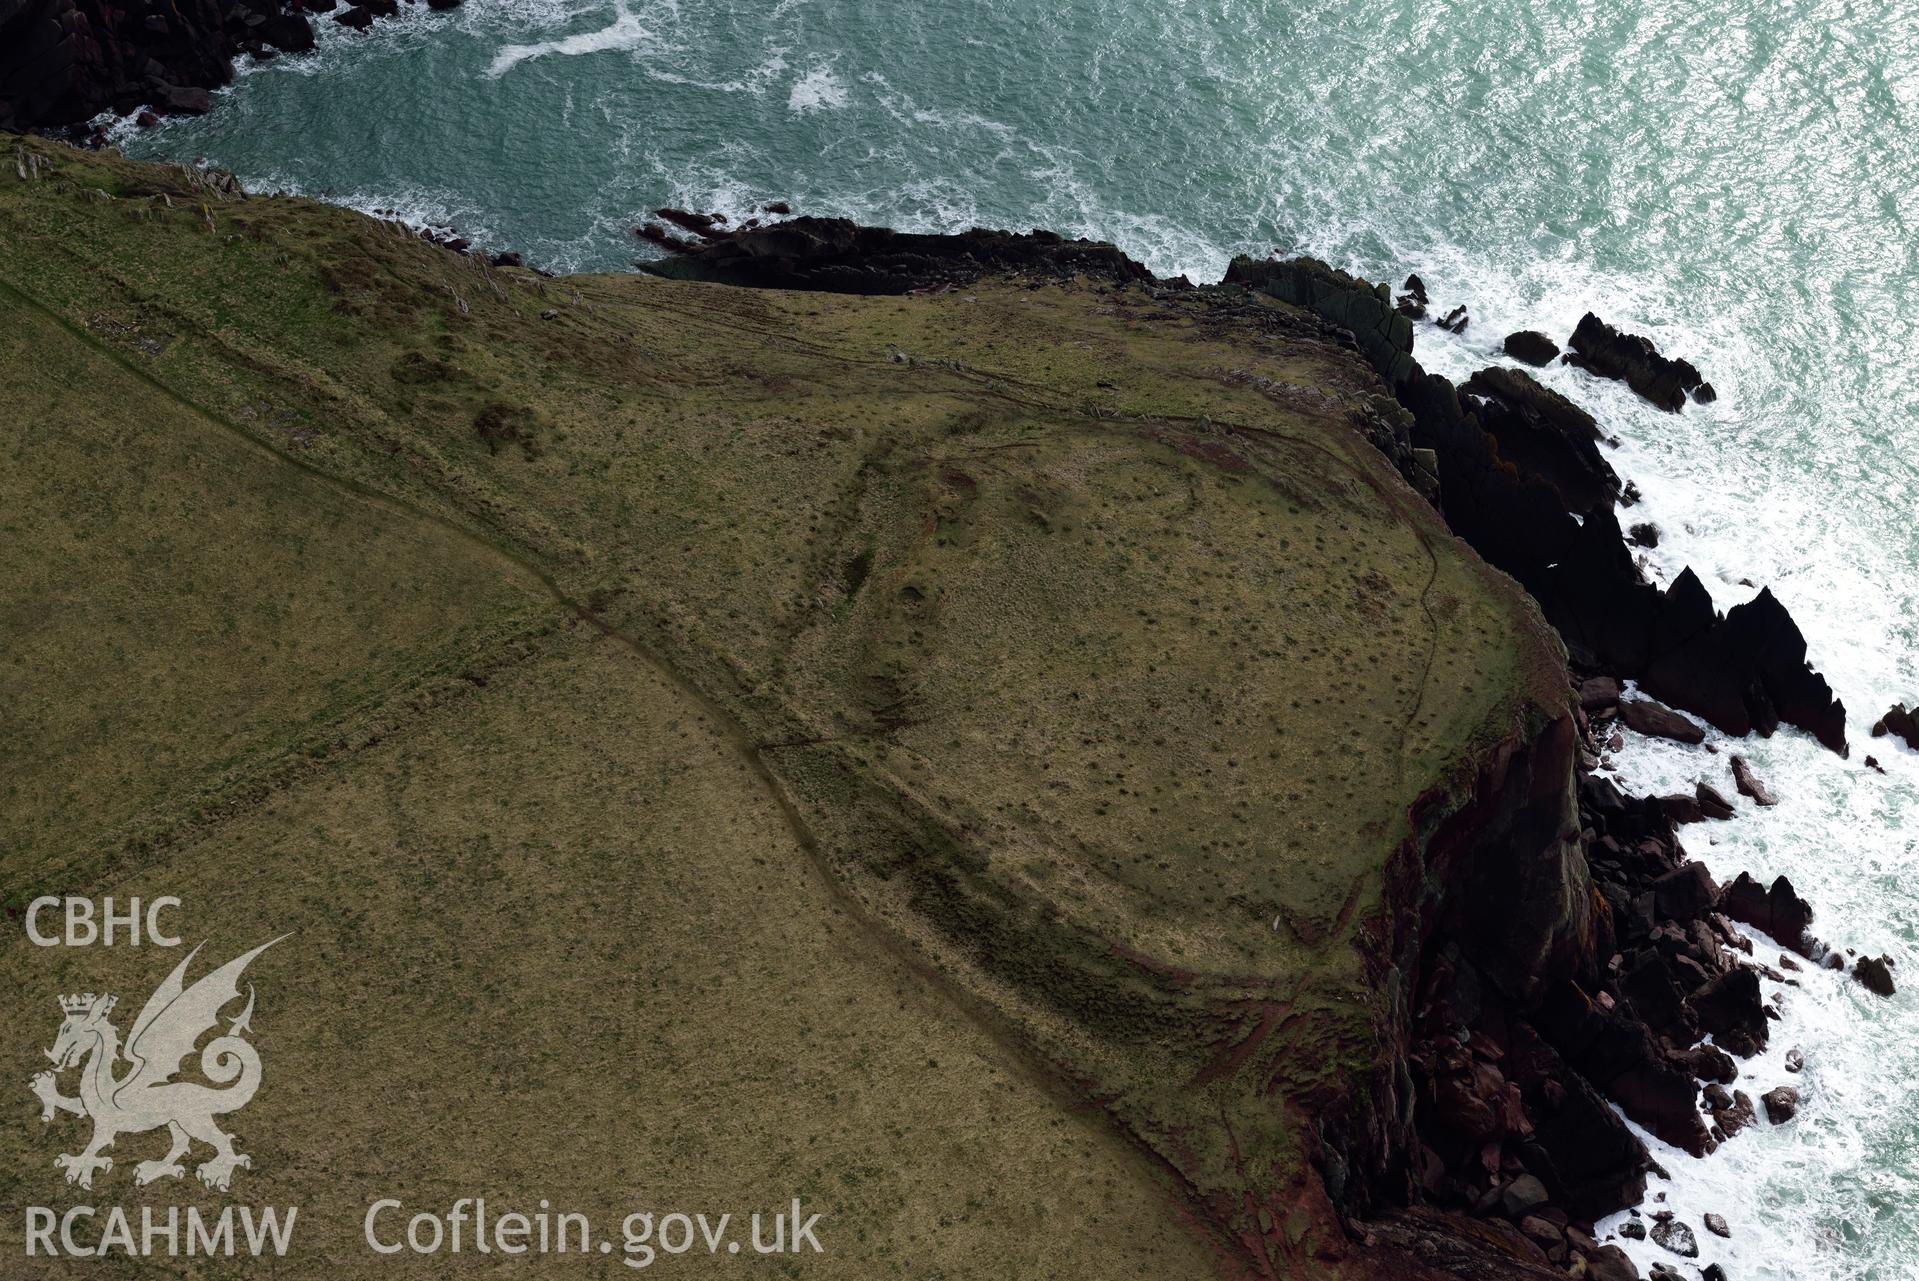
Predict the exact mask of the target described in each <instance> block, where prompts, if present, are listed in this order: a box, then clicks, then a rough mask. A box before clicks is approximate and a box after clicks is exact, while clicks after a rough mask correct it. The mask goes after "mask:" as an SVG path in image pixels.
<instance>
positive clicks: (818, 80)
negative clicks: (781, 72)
mask: <svg viewBox="0 0 1919 1281" xmlns="http://www.w3.org/2000/svg"><path fill="white" fill-rule="evenodd" d="M848 99H849V95H848V93H847V89H846V82H845V81H844V80H841V79H840V78H839V76H838V74H837V73H835V72H834V70H833V69H832V68H831V67H825V66H816V67H813V68H812V69H811V70H809V71H808V72H807V73H806V74H805V75H803V76H801V77H800V78H799V79H797V80H795V81H794V82H793V89H792V92H791V93H789V94H788V95H787V98H786V109H787V110H788V111H790V112H792V113H793V114H794V115H796V116H804V115H808V114H810V113H812V112H815V111H837V110H839V109H840V108H841V107H844V106H845V105H846V104H847V101H848Z"/></svg>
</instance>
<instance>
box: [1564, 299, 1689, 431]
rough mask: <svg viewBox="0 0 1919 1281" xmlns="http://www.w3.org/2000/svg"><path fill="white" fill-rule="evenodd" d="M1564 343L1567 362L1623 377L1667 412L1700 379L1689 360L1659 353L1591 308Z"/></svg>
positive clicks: (1676, 406)
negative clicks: (1570, 337)
mask: <svg viewBox="0 0 1919 1281" xmlns="http://www.w3.org/2000/svg"><path fill="white" fill-rule="evenodd" d="M1568 345H1569V346H1570V347H1571V348H1572V351H1571V352H1570V353H1568V355H1567V356H1566V362H1567V363H1568V364H1572V365H1576V366H1578V367H1579V368H1581V369H1584V370H1587V371H1588V372H1590V373H1594V374H1597V375H1599V376H1600V377H1602V378H1618V379H1623V380H1624V381H1625V382H1626V383H1627V385H1628V386H1630V387H1631V388H1632V389H1633V390H1634V391H1636V392H1638V393H1639V394H1640V395H1641V396H1643V397H1645V398H1646V399H1647V400H1650V401H1651V402H1652V403H1653V404H1655V405H1657V406H1659V407H1660V408H1661V409H1664V410H1668V411H1671V412H1677V411H1678V410H1679V409H1680V408H1681V407H1683V406H1684V405H1685V403H1686V395H1687V393H1688V392H1692V391H1695V390H1697V389H1698V388H1699V387H1700V386H1702V385H1703V383H1704V379H1702V378H1701V377H1700V376H1699V370H1698V369H1696V368H1694V367H1693V365H1692V363H1691V362H1690V361H1685V360H1672V359H1669V358H1667V357H1665V356H1662V355H1660V354H1659V348H1657V347H1655V346H1654V345H1653V343H1652V340H1651V339H1648V338H1643V337H1641V336H1639V335H1638V334H1628V333H1622V332H1620V331H1619V330H1617V329H1614V328H1613V327H1612V326H1611V325H1609V324H1607V323H1606V322H1605V321H1603V320H1601V319H1600V318H1599V317H1597V316H1595V315H1593V314H1592V313H1591V312H1587V313H1586V314H1585V315H1584V316H1582V317H1580V320H1579V325H1578V327H1577V328H1576V329H1574V330H1573V335H1572V339H1571V341H1570V343H1569V344H1568Z"/></svg>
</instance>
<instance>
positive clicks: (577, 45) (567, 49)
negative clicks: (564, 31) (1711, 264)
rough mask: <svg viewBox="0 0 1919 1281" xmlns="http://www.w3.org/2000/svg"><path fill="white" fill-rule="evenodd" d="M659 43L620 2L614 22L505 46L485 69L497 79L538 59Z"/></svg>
mask: <svg viewBox="0 0 1919 1281" xmlns="http://www.w3.org/2000/svg"><path fill="white" fill-rule="evenodd" d="M658 44H659V36H658V34H657V33H656V32H654V31H653V30H652V29H651V28H649V27H647V26H646V25H644V24H643V23H641V21H640V19H639V16H638V15H637V14H635V13H634V12H633V11H632V10H631V9H628V8H627V7H626V5H625V4H624V3H620V4H616V5H615V6H614V18H613V21H612V22H611V23H609V24H607V25H606V26H604V27H601V28H600V29H599V30H597V31H582V32H577V33H575V34H573V35H569V36H561V37H560V38H558V39H556V40H540V41H535V42H534V43H532V44H510V45H507V46H505V47H504V48H502V49H501V50H500V51H499V52H498V53H497V54H495V55H494V56H493V62H492V64H491V65H490V66H488V67H487V69H486V78H487V79H489V80H497V79H499V78H500V77H501V76H503V75H505V74H506V73H507V72H509V71H511V70H513V68H515V67H517V66H519V65H520V64H521V63H523V62H529V61H531V60H533V59H535V58H547V57H565V58H577V57H582V56H585V55H587V54H594V53H605V52H608V51H609V50H615V51H617V50H625V51H632V50H640V49H647V48H653V47H657V46H658Z"/></svg>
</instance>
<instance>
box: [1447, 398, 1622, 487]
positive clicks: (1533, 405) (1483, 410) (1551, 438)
mask: <svg viewBox="0 0 1919 1281" xmlns="http://www.w3.org/2000/svg"><path fill="white" fill-rule="evenodd" d="M1459 394H1460V397H1461V398H1462V399H1463V400H1464V401H1465V402H1466V403H1467V404H1468V405H1469V406H1470V407H1471V408H1472V410H1473V411H1474V412H1475V413H1476V414H1477V415H1478V417H1479V422H1480V425H1481V426H1482V427H1484V428H1485V429H1486V431H1487V432H1488V433H1489V434H1490V435H1491V436H1492V438H1493V444H1494V448H1496V449H1497V450H1498V452H1499V456H1500V457H1501V458H1502V459H1504V460H1505V461H1507V462H1509V463H1511V464H1512V465H1513V466H1514V467H1517V468H1518V469H1519V470H1520V471H1522V472H1526V473H1530V474H1531V475H1534V476H1537V477H1539V478H1540V479H1541V480H1543V481H1545V482H1546V483H1547V484H1548V485H1550V486H1552V488H1553V490H1554V492H1555V493H1557V494H1558V495H1559V500H1560V503H1561V505H1562V506H1564V507H1565V508H1566V510H1567V511H1577V512H1583V511H1590V510H1591V509H1593V508H1594V507H1598V506H1601V505H1603V504H1608V503H1614V502H1617V501H1618V500H1619V493H1620V484H1619V477H1618V475H1617V474H1616V473H1615V472H1614V471H1613V469H1612V467H1611V465H1610V464H1608V463H1607V462H1606V460H1605V459H1604V458H1602V457H1601V456H1600V453H1599V441H1600V439H1601V437H1600V431H1599V424H1598V423H1596V422H1594V421H1593V416H1592V415H1591V414H1589V413H1587V412H1586V411H1585V410H1583V409H1581V408H1579V406H1577V405H1575V404H1573V403H1572V402H1571V401H1570V400H1567V399H1566V398H1565V397H1564V396H1562V395H1560V394H1559V393H1558V392H1556V391H1553V390H1552V389H1551V388H1549V387H1544V386H1541V385H1540V383H1539V382H1538V381H1537V380H1536V379H1534V378H1533V376H1532V375H1531V374H1528V373H1526V372H1525V371H1524V370H1519V369H1502V368H1498V367H1494V368H1489V369H1482V370H1480V371H1479V372H1478V373H1476V374H1474V375H1473V376H1472V377H1471V378H1469V379H1467V380H1466V381H1465V383H1463V384H1462V385H1461V386H1460V388H1459Z"/></svg>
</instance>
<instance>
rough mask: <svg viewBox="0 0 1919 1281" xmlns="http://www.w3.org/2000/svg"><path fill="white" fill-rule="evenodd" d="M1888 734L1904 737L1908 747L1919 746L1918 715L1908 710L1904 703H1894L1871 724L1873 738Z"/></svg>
mask: <svg viewBox="0 0 1919 1281" xmlns="http://www.w3.org/2000/svg"><path fill="white" fill-rule="evenodd" d="M1888 734H1897V735H1898V736H1899V737H1900V738H1903V739H1905V740H1906V745H1907V746H1908V747H1919V715H1915V714H1914V713H1913V712H1911V711H1908V710H1907V709H1906V705H1905V704H1904V703H1894V704H1893V705H1892V706H1891V707H1890V708H1889V709H1888V710H1887V711H1886V714H1885V715H1884V716H1881V717H1880V718H1879V719H1878V720H1877V721H1875V722H1874V723H1873V726H1872V736H1873V737H1874V738H1884V737H1885V736H1886V735H1888Z"/></svg>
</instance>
